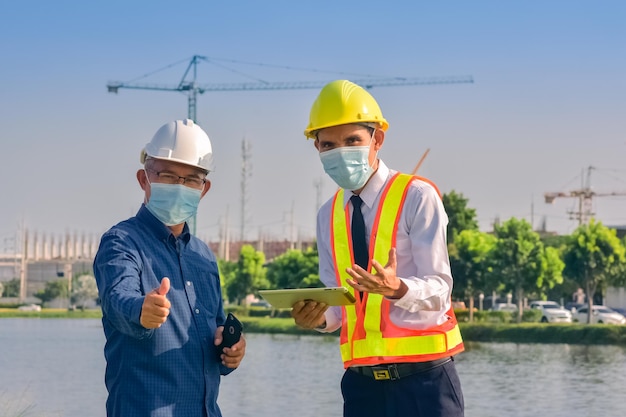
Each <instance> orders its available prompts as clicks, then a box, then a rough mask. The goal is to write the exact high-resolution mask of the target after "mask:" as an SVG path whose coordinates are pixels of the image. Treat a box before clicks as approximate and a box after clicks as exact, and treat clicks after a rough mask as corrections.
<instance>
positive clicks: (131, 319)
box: [94, 206, 232, 417]
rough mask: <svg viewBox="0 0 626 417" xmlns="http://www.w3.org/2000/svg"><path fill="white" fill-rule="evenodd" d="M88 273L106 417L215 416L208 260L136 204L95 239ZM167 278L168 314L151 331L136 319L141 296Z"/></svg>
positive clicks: (216, 367)
mask: <svg viewBox="0 0 626 417" xmlns="http://www.w3.org/2000/svg"><path fill="white" fill-rule="evenodd" d="M94 274H95V277H96V281H97V283H98V291H99V293H100V300H101V303H102V313H103V317H102V323H103V326H104V333H105V336H106V345H105V347H104V355H105V358H106V361H107V366H106V376H105V382H106V387H107V390H108V391H109V397H108V399H107V415H108V416H109V417H118V416H124V417H129V416H141V417H145V416H151V417H183V416H184V417H206V416H209V417H213V416H221V413H220V410H219V407H218V406H217V396H218V388H219V382H220V375H225V374H227V373H229V372H230V371H232V369H229V368H226V367H224V366H223V365H222V364H221V363H220V362H219V361H218V353H217V349H216V348H215V345H214V343H213V340H214V335H215V329H216V328H217V326H221V325H223V323H224V321H225V315H224V310H223V305H222V296H221V289H220V279H219V274H218V268H217V262H216V259H215V255H214V254H213V253H212V252H211V250H210V249H209V248H208V247H207V245H206V244H204V243H203V242H202V241H200V240H199V239H198V238H196V237H194V236H192V235H191V234H190V233H189V228H188V227H187V225H185V228H184V231H183V233H182V234H181V235H180V236H178V238H176V237H174V235H173V234H172V233H171V232H170V230H169V229H168V228H167V227H166V226H165V225H164V224H163V223H161V222H160V221H159V220H158V219H156V218H155V217H154V216H153V215H152V214H151V213H150V212H149V211H148V210H147V209H146V208H145V206H142V207H141V209H140V210H139V212H138V213H137V215H136V216H135V217H132V218H130V219H128V220H126V221H123V222H121V223H119V224H117V225H115V226H114V227H112V228H111V229H110V230H109V231H107V232H106V233H105V234H104V235H103V236H102V239H101V242H100V247H99V249H98V253H97V254H96V257H95V260H94ZM163 277H168V278H169V279H170V285H171V287H170V291H169V292H168V293H167V298H168V299H169V301H170V302H171V304H172V306H171V309H170V315H169V316H168V318H167V321H166V322H165V323H164V324H163V325H162V326H161V327H159V328H158V329H146V328H144V327H143V326H142V325H141V324H140V322H139V317H140V314H141V307H142V304H143V301H144V297H145V295H146V294H147V293H149V292H151V291H152V290H154V289H155V288H158V287H159V285H160V282H161V279H162V278H163Z"/></svg>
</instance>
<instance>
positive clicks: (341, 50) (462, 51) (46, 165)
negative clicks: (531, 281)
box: [0, 0, 626, 252]
mask: <svg viewBox="0 0 626 417" xmlns="http://www.w3.org/2000/svg"><path fill="white" fill-rule="evenodd" d="M0 10H1V13H0V57H1V58H0V59H1V61H0V62H1V65H0V77H1V78H0V79H1V80H2V82H1V83H0V125H1V126H2V128H1V129H0V143H1V144H2V149H3V152H2V164H1V165H0V166H1V168H0V169H1V171H0V173H1V175H0V187H1V189H2V204H1V207H2V209H1V214H2V215H1V216H0V252H2V251H4V250H9V249H10V248H9V247H10V243H7V242H8V239H10V238H11V237H12V236H14V235H15V233H16V230H17V228H18V225H19V224H20V223H21V222H23V223H24V224H25V225H26V227H27V228H28V229H29V230H32V231H38V232H39V233H49V234H55V233H58V234H62V233H65V232H68V231H69V232H79V233H93V234H98V235H99V234H100V233H102V232H104V231H105V230H106V229H108V228H109V227H110V226H111V225H113V224H114V223H116V222H118V221H120V220H122V219H125V218H127V217H129V216H131V215H132V214H134V213H135V212H136V210H137V209H138V207H139V205H140V203H141V201H142V192H141V190H140V188H139V186H138V185H137V183H136V180H135V171H136V170H137V169H138V168H139V159H138V158H139V152H140V150H141V148H142V147H143V145H144V144H145V143H146V142H148V141H149V140H150V138H151V137H152V135H153V134H154V132H155V131H156V130H157V129H158V128H159V127H160V126H161V125H162V124H164V123H166V122H167V121H170V120H173V119H177V118H184V117H186V116H187V97H186V96H185V95H183V94H180V93H177V92H158V91H139V90H125V89H122V90H120V91H119V93H118V94H117V95H116V94H110V93H107V90H106V84H107V82H109V81H112V80H120V81H129V80H134V79H138V78H140V79H139V80H138V81H141V82H154V83H161V84H168V85H176V84H178V82H179V81H180V79H181V78H182V75H183V72H184V70H185V69H186V65H187V62H188V60H189V59H190V58H191V57H192V56H193V55H203V56H207V57H209V58H212V59H214V60H216V62H220V63H222V64H223V65H226V66H227V67H228V68H230V69H231V71H228V70H224V69H223V68H221V67H220V66H217V65H213V64H209V63H203V64H201V65H200V66H199V70H198V81H199V82H200V83H221V82H224V83H227V82H244V81H251V80H254V79H257V80H264V81H268V82H279V81H318V80H328V81H330V80H332V79H337V78H348V79H350V78H363V77H365V76H374V77H389V76H404V77H442V76H472V77H473V79H474V81H475V82H474V83H473V84H457V85H436V86H405V87H384V88H383V87H380V88H374V89H372V90H371V92H372V94H373V95H374V96H375V97H376V98H377V100H378V102H379V104H380V105H381V107H382V110H383V113H384V115H385V117H386V118H387V119H388V120H389V122H390V129H389V131H388V133H387V140H386V142H385V145H384V147H383V149H382V151H381V152H380V156H381V158H382V159H383V160H385V162H386V163H387V164H388V165H390V166H391V167H392V168H395V169H398V170H404V171H410V170H411V169H412V168H413V167H414V166H415V164H416V163H417V161H418V160H419V158H420V157H421V156H422V154H423V153H424V152H425V151H426V149H430V152H429V154H428V156H427V158H426V159H425V162H424V164H423V165H422V167H421V168H420V171H419V174H421V175H423V176H426V177H428V178H430V179H431V180H433V181H434V182H435V183H436V184H437V185H438V186H439V188H440V189H441V191H442V192H449V191H451V190H456V191H457V192H460V193H462V194H463V195H464V196H465V197H467V198H468V199H469V206H470V207H473V208H475V209H476V210H477V214H478V219H479V221H480V226H481V229H482V230H490V228H491V224H492V223H493V221H494V220H495V219H497V218H499V219H500V220H506V219H508V218H510V217H518V218H525V219H527V220H529V221H530V220H531V219H532V220H533V222H534V224H535V226H539V224H540V223H541V221H542V220H543V219H545V221H546V222H547V226H548V229H550V230H555V231H558V232H560V233H569V232H571V231H572V230H573V229H574V228H575V227H576V222H575V221H572V220H570V219H569V215H568V213H567V212H568V210H572V209H575V208H576V206H575V203H576V201H575V200H574V199H572V198H562V199H557V200H556V201H555V202H554V204H553V205H547V204H545V203H544V200H543V194H544V193H545V192H569V191H571V190H574V189H577V188H580V186H581V181H582V178H581V174H582V173H583V170H585V168H586V167H588V166H593V167H595V169H594V170H593V171H592V176H591V184H592V186H593V188H594V190H595V191H597V192H598V193H610V192H618V193H624V192H626V168H625V167H624V162H623V161H624V155H625V154H626V116H624V113H625V110H626V75H625V74H626V25H624V22H625V21H626V3H624V2H623V1H617V0H615V1H595V2H592V1H572V0H567V1H566V0H563V1H495V0H493V1H446V2H432V1H429V2H426V1H414V2H409V1H404V2H393V1H389V2H380V1H375V2H373V1H358V2H357V1H315V2H313V1H301V2H293V1H266V2H255V1H239V2H236V3H234V2H210V1H185V0H180V1H117V0H113V1H107V2H84V1H82V2H79V1H54V2H48V1H43V0H38V1H28V0H25V1H20V2H8V1H5V2H2V5H1V6H0ZM218 59H222V60H231V61H242V62H250V63H256V64H262V65H242V64H236V63H234V62H228V61H217V60H218ZM176 62H178V63H179V64H178V65H172V66H170V67H169V68H168V69H166V70H163V71H160V72H156V73H154V74H152V75H150V76H148V77H143V78H141V77H142V76H144V75H146V74H150V73H153V72H155V71H156V70H158V69H161V68H164V67H167V66H169V65H170V64H173V63H176ZM283 67H286V68H290V69H284V68H283ZM241 73H243V74H246V75H247V76H248V77H244V76H241V75H238V74H241ZM317 92H318V91H317V90H286V91H257V92H224V93H223V92H207V93H205V94H203V95H200V96H199V99H198V104H197V112H198V122H199V123H200V124H201V125H202V126H203V127H204V129H205V130H206V131H207V133H208V134H209V136H210V137H211V140H212V143H213V147H214V155H215V161H216V170H215V172H213V173H211V174H210V179H211V180H212V182H213V188H212V189H211V191H210V192H209V194H208V195H207V196H206V197H205V199H204V200H203V202H202V203H201V207H200V211H199V214H198V232H197V234H198V235H199V236H200V237H203V238H206V239H209V240H217V239H218V238H219V230H220V225H222V224H225V223H226V221H228V224H229V225H230V230H231V236H233V237H238V236H239V234H240V229H241V227H240V225H241V191H240V189H241V185H240V183H241V169H240V167H241V143H242V140H243V139H244V138H245V139H246V140H247V141H248V142H249V143H250V145H251V164H252V176H251V178H250V179H249V180H248V183H247V184H248V190H249V192H248V193H247V197H246V201H247V205H246V206H247V208H248V210H247V216H246V221H245V224H246V226H247V227H246V231H245V237H246V238H248V239H256V238H257V237H258V236H259V234H260V233H261V234H264V235H266V236H269V237H273V238H284V237H289V236H290V233H291V232H292V231H294V230H295V231H296V233H298V234H299V235H300V236H302V237H305V238H306V237H311V236H313V234H314V230H315V229H314V222H315V211H316V208H317V204H318V201H319V199H318V196H317V191H316V188H315V186H314V183H315V182H317V181H322V187H321V194H322V198H323V199H326V198H327V197H329V196H330V194H331V193H332V192H333V191H334V185H333V183H332V182H331V181H330V179H328V177H327V176H326V175H325V174H324V172H323V170H322V167H321V164H320V162H319V158H318V156H317V154H316V151H315V149H314V148H313V144H312V142H311V141H306V140H305V138H304V136H303V135H302V131H303V129H304V127H305V126H306V124H307V121H308V112H309V108H310V105H311V103H312V102H313V100H314V99H315V96H316V95H317ZM625 204H626V196H616V197H596V198H595V199H594V210H595V212H596V216H597V217H598V218H599V220H601V221H602V222H603V223H605V224H607V225H615V224H626V210H625V209H624V208H625ZM7 245H8V246H9V247H8V246H7Z"/></svg>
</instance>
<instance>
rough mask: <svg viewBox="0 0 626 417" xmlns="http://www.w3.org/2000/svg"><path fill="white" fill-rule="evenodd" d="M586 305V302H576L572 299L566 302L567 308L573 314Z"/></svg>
mask: <svg viewBox="0 0 626 417" xmlns="http://www.w3.org/2000/svg"><path fill="white" fill-rule="evenodd" d="M585 305H586V304H583V303H575V302H573V301H570V302H569V303H565V309H566V310H569V311H571V312H572V314H574V313H576V311H577V310H578V309H579V308H581V307H584V306H585Z"/></svg>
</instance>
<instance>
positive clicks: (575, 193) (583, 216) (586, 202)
mask: <svg viewBox="0 0 626 417" xmlns="http://www.w3.org/2000/svg"><path fill="white" fill-rule="evenodd" d="M594 169H595V168H594V167H592V166H589V167H587V176H586V180H585V177H584V170H583V180H582V182H583V184H582V186H581V188H579V189H577V190H571V191H569V192H549V193H544V195H543V196H544V198H545V202H546V203H547V204H553V203H554V200H556V199H557V198H565V197H569V198H577V199H578V209H577V210H576V211H574V210H570V211H568V212H567V213H568V214H569V215H570V220H577V221H578V225H579V226H581V225H583V224H587V222H589V219H590V218H591V217H593V216H594V215H595V213H594V212H593V206H592V200H593V198H594V197H612V196H626V192H619V191H615V192H606V193H597V192H595V191H593V190H592V189H591V171H592V170H594Z"/></svg>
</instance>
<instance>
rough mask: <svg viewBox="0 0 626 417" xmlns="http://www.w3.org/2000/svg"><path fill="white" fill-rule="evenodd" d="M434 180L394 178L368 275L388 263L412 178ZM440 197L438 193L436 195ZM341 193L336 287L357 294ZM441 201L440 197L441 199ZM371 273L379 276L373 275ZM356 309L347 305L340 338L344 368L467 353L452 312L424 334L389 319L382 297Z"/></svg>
mask: <svg viewBox="0 0 626 417" xmlns="http://www.w3.org/2000/svg"><path fill="white" fill-rule="evenodd" d="M416 178H417V179H420V180H422V181H426V182H428V183H429V184H431V185H432V186H433V187H434V188H435V190H437V187H436V186H435V185H434V184H432V183H431V182H430V181H428V180H426V179H424V178H421V177H416V176H412V175H408V174H399V173H398V174H396V175H394V176H393V177H392V178H391V179H390V180H389V182H388V184H387V185H386V187H385V188H384V189H383V191H382V195H381V197H380V199H379V201H380V204H379V207H378V211H377V213H376V217H375V220H374V224H373V226H372V231H371V234H370V240H369V255H370V256H369V259H370V264H369V265H368V270H370V271H371V270H372V266H371V260H372V259H376V260H378V261H379V262H380V263H381V264H383V265H384V264H385V263H386V262H382V261H381V260H385V259H387V258H388V255H389V250H390V249H391V248H392V247H396V235H397V230H398V222H399V221H400V215H401V213H402V207H403V205H404V201H405V199H406V193H407V192H408V190H409V186H410V184H411V182H412V181H413V180H414V179H416ZM437 193H439V190H437ZM343 195H344V191H343V189H340V190H339V191H338V192H337V193H336V194H335V197H334V201H333V208H332V219H331V225H330V226H331V253H332V254H333V261H334V265H335V276H336V280H337V284H338V285H340V286H344V287H346V288H349V289H350V290H351V291H352V292H354V289H353V288H352V287H351V286H350V285H349V284H348V283H347V282H346V279H348V278H350V276H349V275H348V273H347V272H346V269H347V268H350V267H352V265H353V264H354V253H353V249H352V239H351V237H350V236H351V233H350V220H349V219H350V211H349V206H350V205H349V204H346V206H345V207H344V206H343ZM440 196H441V195H440ZM372 273H375V271H373V272H372ZM356 298H357V302H356V304H355V305H354V306H344V307H342V309H343V315H342V327H341V334H340V340H339V343H340V350H341V357H342V360H343V362H344V366H345V367H348V366H352V365H373V364H379V363H393V362H422V361H428V360H434V359H438V358H442V357H445V356H450V355H453V354H456V353H458V352H461V351H462V350H463V341H462V339H461V333H460V331H459V327H458V324H457V321H456V317H455V316H454V311H453V310H452V308H451V309H450V310H449V311H448V312H447V315H448V317H449V320H447V321H446V322H445V323H443V324H441V325H438V326H434V327H431V328H428V329H424V330H413V329H406V328H400V327H398V326H395V325H394V324H393V323H392V321H391V319H390V317H389V309H390V302H389V300H387V299H385V298H384V297H383V296H382V295H380V294H372V293H364V294H363V299H360V298H359V297H356Z"/></svg>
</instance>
